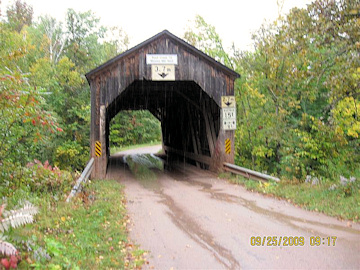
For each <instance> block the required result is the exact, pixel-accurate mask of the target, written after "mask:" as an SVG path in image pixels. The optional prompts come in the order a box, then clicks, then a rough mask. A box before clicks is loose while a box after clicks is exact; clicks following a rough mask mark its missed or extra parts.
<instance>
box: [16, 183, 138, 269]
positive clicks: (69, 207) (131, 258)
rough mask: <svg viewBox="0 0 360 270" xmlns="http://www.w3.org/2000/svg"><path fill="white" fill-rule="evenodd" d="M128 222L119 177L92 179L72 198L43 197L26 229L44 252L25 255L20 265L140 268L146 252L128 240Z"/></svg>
mask: <svg viewBox="0 0 360 270" xmlns="http://www.w3.org/2000/svg"><path fill="white" fill-rule="evenodd" d="M128 223H129V219H128V217H127V215H126V209H125V199H124V194H123V187H122V186H121V185H120V184H119V183H118V182H116V181H112V180H98V181H94V182H91V183H89V184H88V185H87V187H86V191H85V192H83V193H80V195H78V196H77V197H75V198H74V199H73V201H72V202H71V203H65V202H59V203H57V204H56V205H54V204H53V203H51V202H49V201H46V200H44V201H43V203H42V205H41V212H40V214H38V215H37V222H36V223H34V224H32V225H31V226H27V227H25V228H24V230H23V231H22V233H23V237H24V236H25V237H27V238H28V239H31V240H30V242H31V245H32V248H33V250H40V251H38V252H37V253H39V254H40V255H39V256H38V258H37V259H34V257H33V255H31V256H29V258H28V259H25V258H24V256H22V257H23V261H22V263H21V264H20V269H28V268H29V267H30V266H32V267H34V268H35V269H136V268H140V267H141V265H142V264H143V263H144V260H143V258H142V256H143V254H144V251H143V250H140V249H138V248H137V247H136V246H134V245H133V244H132V243H131V242H130V241H129V240H128V237H127V229H126V227H127V224H128ZM45 252H46V253H47V254H48V255H50V257H51V260H48V259H46V257H47V255H46V253H45Z"/></svg>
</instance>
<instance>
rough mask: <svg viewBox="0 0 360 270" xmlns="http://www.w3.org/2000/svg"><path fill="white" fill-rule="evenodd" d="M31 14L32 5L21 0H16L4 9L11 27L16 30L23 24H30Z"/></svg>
mask: <svg viewBox="0 0 360 270" xmlns="http://www.w3.org/2000/svg"><path fill="white" fill-rule="evenodd" d="M33 14H34V11H33V8H32V6H30V5H28V4H26V3H25V2H22V1H21V0H16V1H15V3H14V5H13V6H11V7H9V9H8V10H7V11H6V15H7V18H8V21H9V24H10V26H11V28H12V29H14V30H16V31H17V32H20V31H21V29H22V28H23V27H24V25H29V26H30V25H31V24H32V19H33Z"/></svg>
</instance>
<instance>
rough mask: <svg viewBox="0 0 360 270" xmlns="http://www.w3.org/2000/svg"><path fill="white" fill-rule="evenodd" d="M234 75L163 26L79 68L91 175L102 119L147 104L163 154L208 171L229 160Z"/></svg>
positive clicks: (102, 149)
mask: <svg viewBox="0 0 360 270" xmlns="http://www.w3.org/2000/svg"><path fill="white" fill-rule="evenodd" d="M238 77H239V74H237V73H236V72H234V71H233V70H231V69H229V68H227V67H226V66H224V65H222V64H221V63H219V62H217V61H215V60H214V59H212V58H211V57H209V56H208V55H206V54H204V53H202V52H201V51H199V50H197V49H196V48H194V47H193V46H191V45H190V44H188V43H186V42H185V41H184V40H182V39H180V38H178V37H176V36H175V35H173V34H171V33H170V32H168V31H166V30H165V31H163V32H161V33H159V34H157V35H155V36H154V37H152V38H150V39H148V40H146V41H144V42H143V43H141V44H139V45H137V46H135V47H134V48H132V49H130V50H128V51H126V52H124V53H122V54H120V55H118V56H116V57H115V58H113V59H111V60H109V61H108V62H106V63H105V64H103V65H101V66H99V67H97V68H96V69H94V70H92V71H90V72H89V73H87V74H86V78H87V80H88V82H89V84H90V88H91V135H90V142H91V156H92V157H94V159H95V163H94V170H93V173H92V177H93V178H95V177H96V178H104V177H105V175H106V170H107V164H108V158H109V156H110V151H109V133H110V132H109V127H110V121H111V119H112V118H113V117H114V116H115V115H116V114H117V113H118V112H119V111H121V110H149V111H150V112H151V113H152V114H153V115H154V116H155V117H156V118H157V119H159V121H160V122H161V128H162V136H163V149H164V150H165V153H166V154H167V155H168V156H180V157H183V159H184V160H187V161H189V162H194V163H196V164H197V165H198V166H201V167H203V168H208V169H210V170H213V171H217V170H219V169H220V168H222V163H223V162H230V163H233V161H234V129H235V128H236V119H235V117H236V112H235V98H234V81H235V79H236V78H238Z"/></svg>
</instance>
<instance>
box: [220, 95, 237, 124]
mask: <svg viewBox="0 0 360 270" xmlns="http://www.w3.org/2000/svg"><path fill="white" fill-rule="evenodd" d="M221 111H222V125H223V130H235V129H236V103H235V96H222V97H221Z"/></svg>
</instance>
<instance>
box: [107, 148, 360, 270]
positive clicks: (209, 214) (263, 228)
mask: <svg viewBox="0 0 360 270" xmlns="http://www.w3.org/2000/svg"><path fill="white" fill-rule="evenodd" d="M153 150H154V149H153ZM155 151H156V149H155ZM126 154H131V151H130V152H127V153H126ZM121 157H122V154H121V153H120V155H119V156H118V157H113V160H111V159H110V164H109V168H108V174H107V178H111V179H117V180H119V181H120V182H121V183H122V184H124V185H125V194H126V198H127V210H128V213H129V216H130V219H131V225H130V226H129V230H130V238H131V239H132V240H133V241H134V242H135V243H136V244H139V245H140V248H142V249H144V250H148V251H149V253H148V256H147V260H148V263H147V264H145V266H144V267H145V268H147V269H254V268H257V269H259V268H262V269H291V268H296V269H359V268H360V256H359V254H360V226H359V224H351V225H349V223H348V222H346V221H339V220H337V219H335V218H331V217H327V216H325V215H323V214H320V213H316V212H308V211H305V210H303V209H300V208H298V207H296V206H294V205H292V204H290V203H288V202H286V201H284V200H279V199H274V198H271V197H266V196H264V195H262V194H259V193H253V192H250V191H247V190H245V189H244V188H243V187H242V186H237V185H233V184H230V183H228V182H227V181H226V180H223V179H219V178H218V177H217V175H216V174H214V173H211V172H209V171H204V170H200V169H198V168H196V167H194V166H191V165H189V164H186V165H185V164H180V165H179V166H178V167H176V168H175V169H173V170H171V171H164V172H160V171H159V172H157V178H156V179H153V180H149V181H147V180H136V179H135V178H134V176H133V175H132V174H131V172H130V171H129V170H128V168H127V166H126V165H125V164H122V165H121V164H120V163H121V162H122V158H121ZM111 161H112V162H113V163H112V162H111ZM113 165H115V166H113ZM119 165H120V166H119ZM274 236H276V237H277V239H278V240H279V239H280V237H282V241H281V243H279V241H278V243H277V245H276V246H268V244H271V245H273V244H274V242H273V241H272V239H273V238H271V240H269V239H270V238H268V237H274ZM313 236H318V237H319V238H318V240H320V241H319V242H318V243H319V245H316V243H314V241H315V240H316V238H312V237H313ZM252 237H260V238H258V239H256V238H252ZM264 237H266V238H265V241H263V240H264ZM285 237H288V240H287V241H286V240H285ZM290 237H292V240H289V239H290ZM252 240H253V241H252ZM255 240H260V241H259V242H255ZM268 240H269V241H268ZM302 241H303V242H302ZM285 244H288V246H285ZM290 244H292V245H291V246H290Z"/></svg>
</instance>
